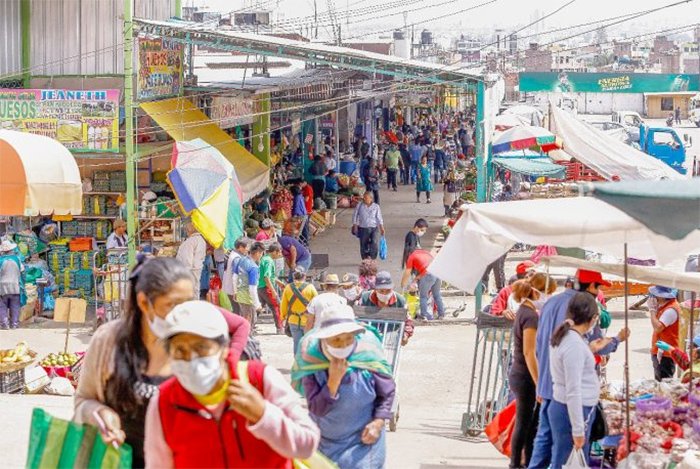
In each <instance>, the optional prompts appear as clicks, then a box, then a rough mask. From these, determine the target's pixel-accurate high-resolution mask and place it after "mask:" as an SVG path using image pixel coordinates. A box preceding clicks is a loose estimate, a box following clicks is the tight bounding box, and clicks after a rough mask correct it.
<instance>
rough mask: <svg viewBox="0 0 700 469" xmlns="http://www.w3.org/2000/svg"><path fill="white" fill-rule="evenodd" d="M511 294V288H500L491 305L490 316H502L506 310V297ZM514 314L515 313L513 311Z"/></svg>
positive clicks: (508, 286)
mask: <svg viewBox="0 0 700 469" xmlns="http://www.w3.org/2000/svg"><path fill="white" fill-rule="evenodd" d="M511 293H513V287H512V286H510V285H507V286H505V287H503V288H501V291H499V292H498V295H497V296H496V298H494V299H493V303H491V314H493V315H494V316H503V310H504V309H507V308H508V297H509V296H510V294H511ZM513 312H515V311H513Z"/></svg>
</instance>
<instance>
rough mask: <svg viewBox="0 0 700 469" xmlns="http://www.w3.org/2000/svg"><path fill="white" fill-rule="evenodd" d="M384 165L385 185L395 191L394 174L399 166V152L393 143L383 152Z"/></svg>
mask: <svg viewBox="0 0 700 469" xmlns="http://www.w3.org/2000/svg"><path fill="white" fill-rule="evenodd" d="M384 165H385V166H386V187H387V189H393V190H394V192H396V190H397V187H396V176H397V174H398V172H399V167H400V166H401V153H399V150H398V149H397V148H396V145H395V144H393V143H392V144H391V146H390V147H389V149H388V150H387V151H386V153H385V154H384Z"/></svg>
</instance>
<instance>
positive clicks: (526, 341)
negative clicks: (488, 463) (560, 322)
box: [508, 273, 556, 469]
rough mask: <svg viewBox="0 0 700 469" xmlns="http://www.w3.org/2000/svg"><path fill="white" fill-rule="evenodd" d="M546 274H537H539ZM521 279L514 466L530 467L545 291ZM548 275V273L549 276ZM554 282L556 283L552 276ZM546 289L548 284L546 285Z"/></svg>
mask: <svg viewBox="0 0 700 469" xmlns="http://www.w3.org/2000/svg"><path fill="white" fill-rule="evenodd" d="M540 275H544V274H539V273H538V274H535V277H537V276H540ZM535 277H533V278H532V279H531V280H518V281H517V282H515V283H514V284H513V293H512V296H513V298H514V301H515V303H517V304H518V305H519V307H518V309H517V313H516V315H515V321H514V322H513V361H512V364H511V367H510V373H509V375H508V384H509V386H510V390H511V391H512V392H513V394H514V395H515V402H516V404H515V427H514V429H513V436H512V437H511V443H510V447H511V456H510V466H509V467H510V468H511V469H514V468H522V467H527V466H528V464H529V463H530V457H531V456H532V445H533V442H534V441H535V434H536V432H537V422H538V418H537V416H538V413H539V411H538V409H537V408H536V400H535V399H536V397H537V396H536V393H535V388H536V385H535V383H537V379H538V376H539V373H538V368H537V358H536V356H535V347H536V337H537V322H538V319H539V315H538V307H537V305H536V303H540V304H541V302H540V299H542V297H544V296H545V294H543V293H540V291H539V290H538V289H536V288H535V287H534V286H533V284H532V280H535V281H537V283H538V284H539V279H536V278H535ZM545 277H546V276H545ZM550 283H552V284H554V287H555V288H556V283H555V282H554V281H553V280H550ZM542 288H543V289H544V286H542Z"/></svg>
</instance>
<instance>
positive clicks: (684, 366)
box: [656, 335, 700, 383]
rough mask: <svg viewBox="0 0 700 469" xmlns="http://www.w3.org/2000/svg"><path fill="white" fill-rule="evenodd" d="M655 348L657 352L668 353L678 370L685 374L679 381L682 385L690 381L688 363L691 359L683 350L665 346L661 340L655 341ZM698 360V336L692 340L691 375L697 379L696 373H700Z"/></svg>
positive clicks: (699, 357) (699, 342)
mask: <svg viewBox="0 0 700 469" xmlns="http://www.w3.org/2000/svg"><path fill="white" fill-rule="evenodd" d="M656 346H657V347H658V348H659V350H663V351H664V352H668V353H670V354H671V358H672V359H673V361H674V363H675V364H676V365H678V368H680V369H681V370H683V371H684V372H685V373H683V375H682V376H681V381H682V382H684V383H687V382H689V381H690V369H689V368H690V362H691V358H690V356H689V355H688V354H687V353H685V352H684V351H683V350H681V349H680V348H679V347H674V346H672V345H669V344H667V343H666V342H664V341H663V340H657V341H656ZM698 359H700V335H696V336H695V337H694V338H693V350H692V362H693V375H695V377H696V378H697V377H698V375H697V373H700V362H698Z"/></svg>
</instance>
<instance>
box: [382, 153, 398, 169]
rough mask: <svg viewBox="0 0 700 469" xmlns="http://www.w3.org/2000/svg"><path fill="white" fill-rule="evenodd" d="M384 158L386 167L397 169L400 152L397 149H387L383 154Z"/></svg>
mask: <svg viewBox="0 0 700 469" xmlns="http://www.w3.org/2000/svg"><path fill="white" fill-rule="evenodd" d="M384 156H385V158H386V167H387V168H388V169H399V161H400V159H401V153H399V151H398V150H389V151H387V152H386V153H385V154H384Z"/></svg>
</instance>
